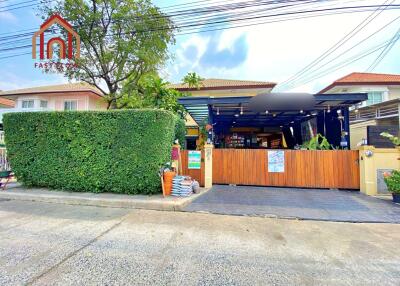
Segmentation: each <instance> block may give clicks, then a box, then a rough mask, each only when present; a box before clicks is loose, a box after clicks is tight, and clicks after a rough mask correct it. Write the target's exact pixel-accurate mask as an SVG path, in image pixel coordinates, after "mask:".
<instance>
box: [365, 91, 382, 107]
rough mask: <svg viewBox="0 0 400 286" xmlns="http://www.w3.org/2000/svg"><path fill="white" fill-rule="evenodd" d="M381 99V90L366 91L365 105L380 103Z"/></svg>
mask: <svg viewBox="0 0 400 286" xmlns="http://www.w3.org/2000/svg"><path fill="white" fill-rule="evenodd" d="M382 101H383V92H378V91H373V92H369V93H368V100H367V105H371V104H376V103H380V102H382Z"/></svg>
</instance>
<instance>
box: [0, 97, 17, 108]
mask: <svg viewBox="0 0 400 286" xmlns="http://www.w3.org/2000/svg"><path fill="white" fill-rule="evenodd" d="M0 105H5V106H7V107H14V106H15V102H14V100H11V99H7V98H1V97H0Z"/></svg>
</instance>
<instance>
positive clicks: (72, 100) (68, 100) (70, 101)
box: [64, 99, 78, 111]
mask: <svg viewBox="0 0 400 286" xmlns="http://www.w3.org/2000/svg"><path fill="white" fill-rule="evenodd" d="M67 102H69V103H72V102H75V106H76V109H65V104H66V103H67ZM76 110H78V100H77V99H66V100H64V111H76Z"/></svg>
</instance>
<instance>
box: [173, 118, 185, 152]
mask: <svg viewBox="0 0 400 286" xmlns="http://www.w3.org/2000/svg"><path fill="white" fill-rule="evenodd" d="M175 139H178V140H179V144H180V145H181V146H182V149H184V146H185V140H186V125H185V120H183V119H181V118H180V117H176V121H175Z"/></svg>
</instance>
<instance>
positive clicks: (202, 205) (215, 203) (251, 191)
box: [185, 186, 400, 223]
mask: <svg viewBox="0 0 400 286" xmlns="http://www.w3.org/2000/svg"><path fill="white" fill-rule="evenodd" d="M185 210H186V211H191V212H209V213H216V214H229V215H251V216H272V217H275V216H276V217H291V218H299V219H311V220H328V221H343V222H389V223H400V205H398V204H394V203H392V202H391V201H385V200H381V199H377V198H373V197H368V196H366V195H363V194H361V193H359V192H357V191H339V190H324V189H298V188H274V187H247V186H213V188H212V189H211V190H210V191H209V192H208V193H206V194H205V195H203V196H201V197H199V198H198V199H196V200H195V201H194V202H193V203H192V204H190V205H189V206H187V207H186V208H185Z"/></svg>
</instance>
